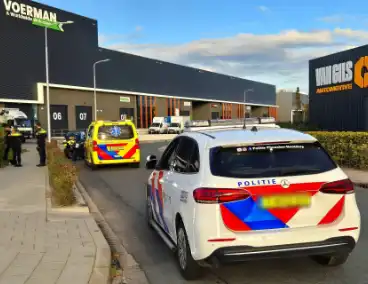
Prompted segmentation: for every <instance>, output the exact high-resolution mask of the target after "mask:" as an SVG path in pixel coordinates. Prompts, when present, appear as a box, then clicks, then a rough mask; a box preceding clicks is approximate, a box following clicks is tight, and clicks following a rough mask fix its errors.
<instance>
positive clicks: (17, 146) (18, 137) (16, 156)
mask: <svg viewBox="0 0 368 284" xmlns="http://www.w3.org/2000/svg"><path fill="white" fill-rule="evenodd" d="M8 138H9V142H10V147H11V149H12V151H13V162H12V164H13V166H14V167H21V166H22V134H21V133H19V132H18V129H17V128H16V127H13V128H12V130H11V134H10V135H9V136H8Z"/></svg>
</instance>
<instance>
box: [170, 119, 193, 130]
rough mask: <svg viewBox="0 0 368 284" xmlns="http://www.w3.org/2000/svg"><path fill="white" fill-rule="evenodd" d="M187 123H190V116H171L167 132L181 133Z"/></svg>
mask: <svg viewBox="0 0 368 284" xmlns="http://www.w3.org/2000/svg"><path fill="white" fill-rule="evenodd" d="M187 121H190V116H172V117H171V123H170V126H169V131H168V132H169V133H170V134H179V133H182V132H183V131H184V125H185V123H186V122H187Z"/></svg>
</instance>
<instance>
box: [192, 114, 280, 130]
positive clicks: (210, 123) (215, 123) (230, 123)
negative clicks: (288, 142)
mask: <svg viewBox="0 0 368 284" xmlns="http://www.w3.org/2000/svg"><path fill="white" fill-rule="evenodd" d="M244 122H246V123H247V125H248V126H250V127H253V126H256V127H257V126H258V127H260V128H262V127H263V128H274V127H278V126H277V125H276V124H275V119H274V118H273V117H261V118H258V117H250V118H245V119H212V120H191V121H188V122H186V123H185V131H187V132H188V131H200V130H206V129H226V128H244Z"/></svg>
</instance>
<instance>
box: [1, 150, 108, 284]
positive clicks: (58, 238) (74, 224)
mask: <svg viewBox="0 0 368 284" xmlns="http://www.w3.org/2000/svg"><path fill="white" fill-rule="evenodd" d="M24 148H28V149H30V152H26V153H23V155H22V160H23V167H22V168H14V167H12V166H8V167H6V168H4V169H0V232H1V233H0V284H71V283H73V284H74V283H75V284H97V283H98V284H100V283H101V284H105V283H109V282H108V281H109V269H110V259H111V254H110V248H109V246H108V244H107V242H106V240H105V238H104V237H103V235H102V233H101V231H100V230H99V228H98V226H97V224H96V222H95V221H94V219H93V218H92V217H91V215H90V214H89V212H87V213H85V214H79V215H75V214H74V215H73V214H70V213H68V212H63V211H62V210H60V211H57V212H56V213H55V212H52V210H51V208H48V206H47V202H46V188H47V184H46V182H47V168H37V167H36V166H35V165H36V164H37V162H38V161H37V158H38V157H37V153H36V150H35V145H32V144H26V145H25V146H24ZM47 209H48V210H47ZM48 215H52V216H51V218H49V216H48ZM76 216H77V217H76Z"/></svg>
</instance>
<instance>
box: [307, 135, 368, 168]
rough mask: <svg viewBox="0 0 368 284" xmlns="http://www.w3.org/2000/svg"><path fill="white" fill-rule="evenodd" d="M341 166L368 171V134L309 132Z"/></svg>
mask: <svg viewBox="0 0 368 284" xmlns="http://www.w3.org/2000/svg"><path fill="white" fill-rule="evenodd" d="M307 133H308V134H310V135H312V136H314V137H315V138H316V139H318V141H319V142H320V143H321V144H322V146H323V147H324V148H325V149H326V150H327V151H328V152H329V153H330V155H331V156H332V157H333V159H334V160H335V161H336V162H337V163H338V164H339V165H340V166H341V167H347V168H355V169H368V133H367V132H340V131H339V132H327V131H308V132H307Z"/></svg>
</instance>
